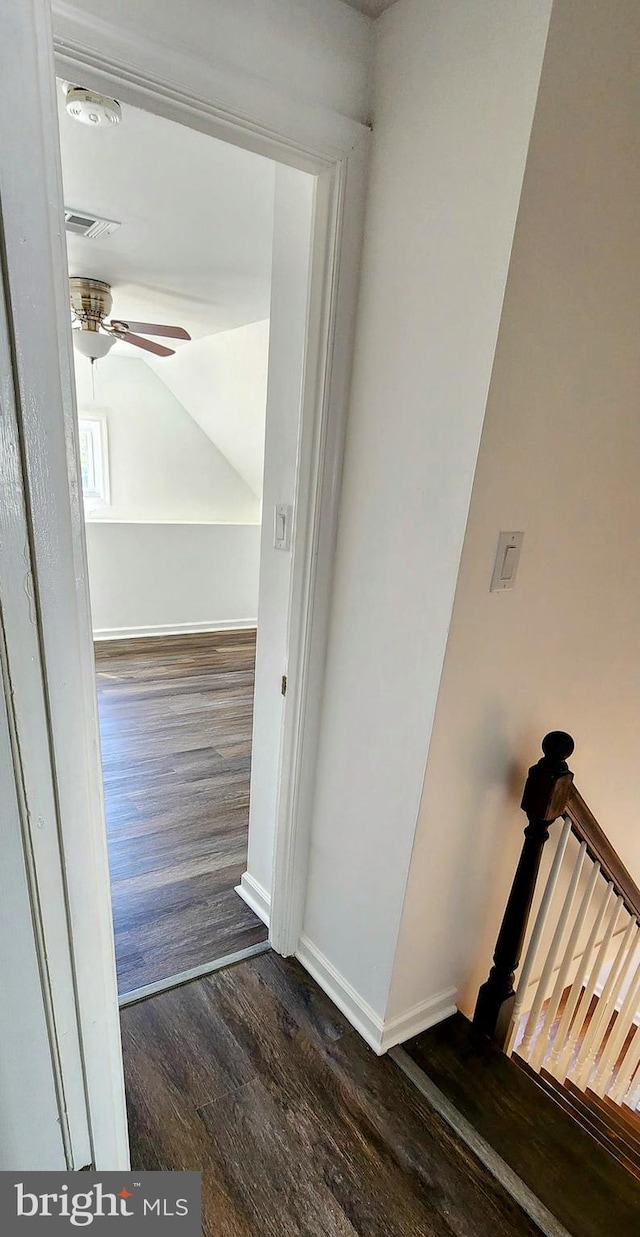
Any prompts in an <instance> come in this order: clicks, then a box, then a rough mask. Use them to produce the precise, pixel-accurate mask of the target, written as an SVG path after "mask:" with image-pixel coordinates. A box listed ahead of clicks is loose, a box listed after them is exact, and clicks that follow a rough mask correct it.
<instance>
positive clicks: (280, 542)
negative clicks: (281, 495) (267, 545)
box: [273, 503, 291, 550]
mask: <svg viewBox="0 0 640 1237" xmlns="http://www.w3.org/2000/svg"><path fill="white" fill-rule="evenodd" d="M273 548H274V550H290V549H291V507H290V506H289V504H288V503H277V505H276V508H275V511H274V515H273Z"/></svg>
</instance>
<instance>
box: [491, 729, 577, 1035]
mask: <svg viewBox="0 0 640 1237" xmlns="http://www.w3.org/2000/svg"><path fill="white" fill-rule="evenodd" d="M574 746H575V744H574V742H573V739H572V738H571V735H570V734H565V733H564V731H562V730H553V731H552V732H551V734H548V735H546V736H545V738H544V739H543V740H542V750H543V752H544V756H542V758H541V759H540V760H539V761H538V763H537V765H532V767H531V768H530V769H529V774H528V777H527V780H526V783H525V788H524V794H523V796H522V810H523V812H526V814H527V817H528V820H529V823H528V825H527V826H526V828H525V831H524V843H523V846H522V853H521V855H520V861H519V863H518V867H517V869H516V874H515V876H514V878H513V885H512V886H511V893H510V894H509V901H508V902H507V907H506V910H505V913H504V918H503V920H502V926H501V928H500V932H499V935H498V941H497V944H496V951H495V953H494V955H493V966H492V968H491V972H490V975H489V978H488V980H487V982H486V983H485V984H483V985H482V987H481V989H480V991H479V993H478V1000H477V1003H476V1008H475V1013H474V1015H473V1025H474V1027H475V1029H476V1030H477V1031H478V1032H479V1033H480V1034H481V1035H486V1036H488V1037H490V1038H491V1039H493V1040H495V1042H496V1043H497V1044H499V1045H500V1047H504V1045H505V1043H506V1039H507V1034H508V1031H509V1023H510V1020H511V1014H512V1012H513V1005H514V1002H515V991H514V987H513V981H514V979H515V972H516V969H517V967H518V965H519V963H520V955H521V953H522V947H523V945H524V938H525V934H526V931H527V923H528V921H529V912H530V910H531V903H532V901H533V895H534V892H535V887H536V881H537V878H538V869H539V867H540V859H541V858H542V849H543V847H544V844H545V842H546V840H547V838H548V837H549V825H550V824H552V822H553V821H554V820H557V818H558V816H562V813H563V812H564V810H565V808H566V806H567V800H568V798H569V794H570V792H571V785H572V782H573V773H571V772H570V770H569V768H568V766H567V758H568V757H569V756H570V755H571V753H572V751H573V749H574Z"/></svg>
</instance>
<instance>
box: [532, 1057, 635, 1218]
mask: <svg viewBox="0 0 640 1237" xmlns="http://www.w3.org/2000/svg"><path fill="white" fill-rule="evenodd" d="M513 1061H514V1062H515V1064H516V1065H518V1066H519V1067H520V1069H522V1070H524V1072H525V1074H527V1075H528V1076H529V1077H530V1078H531V1079H533V1081H534V1082H535V1083H536V1085H537V1086H538V1087H540V1089H541V1090H542V1091H543V1092H544V1094H545V1095H548V1096H549V1097H550V1098H551V1099H552V1100H553V1101H554V1103H555V1104H558V1105H559V1106H560V1108H561V1109H562V1110H563V1112H566V1113H567V1115H568V1116H569V1117H571V1118H572V1119H573V1120H574V1121H577V1123H578V1125H580V1126H581V1127H582V1129H583V1130H584V1131H585V1133H587V1134H589V1135H590V1137H591V1138H593V1139H594V1140H595V1142H597V1143H598V1145H599V1146H600V1147H602V1148H603V1150H604V1151H606V1152H607V1154H608V1155H610V1156H612V1158H613V1159H614V1160H616V1161H617V1163H618V1164H620V1165H622V1167H623V1168H626V1169H627V1171H628V1172H630V1173H631V1174H632V1175H633V1176H634V1177H636V1178H637V1179H638V1180H639V1181H640V1120H639V1119H638V1116H637V1114H636V1113H632V1112H631V1110H630V1109H628V1110H626V1111H625V1109H623V1108H622V1107H620V1105H618V1104H614V1103H613V1101H612V1100H610V1099H609V1098H608V1096H605V1097H604V1099H601V1098H600V1096H599V1095H596V1093H595V1091H591V1090H589V1088H587V1090H586V1091H580V1090H579V1088H578V1087H576V1086H574V1084H573V1083H571V1082H565V1083H561V1082H558V1080H557V1078H554V1077H553V1074H549V1073H547V1071H546V1070H544V1069H543V1070H541V1072H540V1073H539V1074H536V1072H535V1070H532V1069H531V1066H530V1065H529V1064H528V1063H527V1062H526V1061H525V1060H523V1058H522V1057H519V1056H518V1055H517V1053H516V1054H514V1056H513ZM638 1224H639V1230H640V1216H639V1217H638Z"/></svg>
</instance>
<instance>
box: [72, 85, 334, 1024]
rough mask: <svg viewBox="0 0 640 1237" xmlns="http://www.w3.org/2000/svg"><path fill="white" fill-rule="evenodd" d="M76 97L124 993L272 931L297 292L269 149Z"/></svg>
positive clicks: (89, 507) (218, 961) (89, 534)
mask: <svg viewBox="0 0 640 1237" xmlns="http://www.w3.org/2000/svg"><path fill="white" fill-rule="evenodd" d="M86 93H87V92H84V91H83V92H79V91H78V90H77V89H74V88H73V87H72V86H70V84H69V83H65V82H62V81H58V83H57V97H58V110H59V126H60V143H61V157H62V174H63V187H64V205H65V222H66V230H67V238H66V239H67V255H68V266H69V271H68V273H69V278H70V301H71V309H72V315H73V341H74V345H75V347H74V361H75V386H76V403H77V413H78V429H77V432H78V447H79V459H80V473H81V486H82V494H83V507H84V517H85V536H86V550H87V563H88V582H89V593H90V600H91V613H92V626H93V639H94V651H95V669H96V686H97V706H98V717H99V727H100V739H101V752H102V770H103V793H104V804H105V818H106V830H107V844H108V852H109V867H110V877H111V903H112V913H113V926H114V938H115V955H116V966H117V976H118V992H119V1000H120V1004H121V1005H123V1004H128V1003H131V1002H132V1001H135V1000H139V999H141V998H142V997H144V996H146V995H150V994H151V993H152V992H156V991H160V990H162V989H163V988H165V987H171V986H174V985H175V984H177V983H181V982H184V981H185V979H187V978H189V977H193V976H195V975H198V974H204V973H207V971H210V970H213V969H216V968H218V967H219V966H221V965H225V964H227V963H229V962H231V961H235V960H238V959H239V958H240V957H244V956H248V955H249V954H251V953H255V952H259V951H260V950H262V949H265V948H267V947H268V926H267V925H268V917H269V904H270V885H271V879H270V877H271V869H272V867H273V840H274V837H275V814H276V811H277V797H278V796H277V791H278V778H279V770H280V751H279V743H280V733H281V729H282V702H283V696H282V684H283V682H284V681H285V674H286V669H287V665H286V655H287V646H286V642H287V610H288V602H289V586H290V580H289V574H290V559H291V535H292V528H291V525H292V519H293V511H294V502H295V492H296V479H297V467H298V460H297V451H298V425H299V416H300V406H299V404H300V401H299V390H298V396H297V398H296V390H295V383H296V379H295V373H296V368H297V370H298V373H299V375H301V372H302V346H301V345H302V341H303V339H304V318H303V314H304V309H305V305H304V301H303V300H302V299H301V297H300V294H299V293H298V295H297V299H296V281H295V278H294V279H293V281H292V272H291V270H290V263H291V254H289V253H287V252H286V251H285V252H284V253H283V252H282V248H281V247H279V246H278V243H277V237H276V235H275V222H274V218H275V204H276V197H277V196H278V193H279V194H280V198H281V199H282V196H283V187H282V179H281V178H280V184H278V181H279V176H278V165H277V164H276V163H274V162H273V161H272V160H270V159H268V158H265V157H264V156H261V155H258V154H255V153H253V152H251V151H248V150H244V149H241V148H240V147H238V146H234V145H231V144H229V143H227V142H224V141H221V140H219V139H217V138H214V137H212V136H211V135H209V134H205V133H202V132H200V131H198V130H196V129H192V128H189V127H186V126H185V125H182V124H179V123H177V122H175V121H173V120H169V119H167V118H165V117H163V116H160V115H157V114H155V113H151V112H148V111H145V110H142V109H141V108H138V107H134V106H130V105H127V104H121V105H119V108H118V113H117V115H118V121H119V122H118V123H113V117H112V116H111V118H109V116H108V117H107V122H106V123H105V124H101V123H100V117H101V115H102V113H101V112H100V108H99V106H97V105H95V106H94V112H93V115H94V116H95V115H97V116H98V118H99V119H98V121H95V122H94V123H83V120H84V119H85V113H82V114H81V115H80V117H79V118H78V116H77V115H76V114H75V111H76V110H77V109H76V107H75V102H76V97H77V96H78V94H81V95H82V96H84V95H86ZM94 97H95V96H94ZM106 110H107V111H108V109H106ZM90 115H91V113H90ZM79 121H80V122H79ZM282 172H283V173H284V174H285V175H286V177H289V178H290V177H292V176H293V177H294V178H297V185H296V187H295V192H296V193H297V195H298V206H300V205H301V204H302V206H303V207H304V208H305V209H303V211H302V216H300V222H301V224H302V232H304V227H305V226H306V227H307V229H308V237H309V241H310V236H311V215H312V201H313V195H312V183H313V178H312V177H311V176H309V175H308V174H306V173H303V172H297V171H296V172H292V171H291V170H289V169H283V170H282ZM284 196H285V198H287V192H286V186H285V192H284ZM289 198H290V194H289ZM305 203H306V207H305ZM289 207H290V208H291V207H293V210H294V212H295V210H296V203H295V202H293V203H291V201H289ZM305 211H306V219H305V218H304V215H305ZM298 213H299V211H298ZM293 248H294V258H295V240H294V241H293ZM274 262H275V266H276V280H275V288H274V286H273V279H272V273H273V268H274ZM305 262H306V270H305ZM309 262H310V255H309V253H307V255H306V259H305V261H304V262H303V263H301V265H300V269H299V272H298V274H299V276H300V278H299V280H298V282H299V283H300V290H301V291H304V284H305V282H306V279H307V278H308V268H309ZM292 291H293V299H292V301H291V304H289V303H287V304H286V305H283V304H282V300H283V297H284V298H286V300H287V302H289V301H290V300H291V292H292ZM296 310H297V311H299V312H300V316H301V321H300V328H299V332H298V336H297V338H296V333H295V332H294V335H293V338H292V341H291V345H292V349H293V351H292V354H291V357H290V364H291V370H292V372H293V375H294V383H293V386H291V387H290V390H289V391H288V392H287V391H286V390H283V382H282V379H281V378H279V375H278V372H277V366H276V373H275V376H274V375H273V374H272V373H270V372H269V370H270V365H269V339H270V328H271V320H272V316H273V313H274V312H275V327H276V333H277V332H278V331H279V332H280V337H281V339H282V322H283V320H286V319H287V317H289V316H290V315H291V313H292V312H293V313H295V312H296ZM296 347H298V350H299V355H298V356H296V355H295V350H296ZM287 380H289V379H287ZM269 384H271V387H272V388H273V387H275V395H274V398H273V400H272V403H271V407H270V409H268V403H269V400H268V389H269ZM299 386H300V377H299V378H298V387H299ZM276 500H278V501H276ZM263 511H264V513H265V527H264V528H263V519H262V517H263ZM257 637H258V638H257ZM256 643H257V645H258V649H259V664H258V674H257V683H258V692H259V693H261V695H260V697H256V704H257V708H256V719H255V725H254V692H255V684H256ZM252 755H254V756H255V757H256V759H255V760H254V762H253V774H252V772H251V770H252ZM250 802H251V823H250ZM254 804H255V807H254ZM250 835H251V847H250ZM250 850H252V851H253V855H254V862H253V864H250V863H249V852H250ZM256 912H257V913H256Z"/></svg>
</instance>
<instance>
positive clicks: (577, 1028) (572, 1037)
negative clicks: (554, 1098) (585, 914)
mask: <svg viewBox="0 0 640 1237" xmlns="http://www.w3.org/2000/svg"><path fill="white" fill-rule="evenodd" d="M609 889H610V890H611V889H613V884H611V885H610V886H609ZM608 899H609V895H608V894H607V898H606V899H605V905H606V903H607V902H608ZM623 905H624V899H623V898H622V896H620V897H618V898H617V899H616V902H615V904H614V906H613V910H612V912H611V915H610V917H609V920H608V922H607V926H606V929H605V933H604V936H603V938H602V941H601V942H600V948H599V949H598V953H597V955H596V959H595V962H594V964H593V966H592V968H591V971H590V973H589V978H588V980H587V982H586V984H585V986H584V992H583V993H582V996H581V998H580V1003H579V1005H578V1009H577V1013H576V1016H575V1018H574V1021H573V1024H572V1026H571V1032H570V1034H569V1037H568V1039H567V1042H566V1044H565V1046H564V1048H563V1049H562V1055H561V1057H560V1060H559V1061H558V1065H557V1068H556V1070H555V1076H556V1078H559V1079H560V1081H561V1082H564V1080H565V1078H566V1076H567V1073H568V1071H569V1066H570V1065H571V1061H572V1058H573V1055H574V1053H575V1048H576V1044H577V1042H578V1039H579V1038H580V1032H581V1030H582V1027H583V1024H584V1020H585V1018H586V1017H587V1014H588V1013H589V1007H590V1005H591V1001H592V1000H593V995H594V993H595V990H596V985H597V983H598V980H599V978H600V975H601V972H602V968H603V966H604V964H605V962H606V960H607V957H608V954H609V949H610V947H611V941H612V939H613V934H614V932H615V930H616V928H617V926H618V920H619V918H620V911H621V910H622V908H623ZM603 909H604V908H603ZM599 927H600V925H599V923H597V924H596V925H595V931H596V936H595V939H596V940H597V933H598V931H599Z"/></svg>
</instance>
